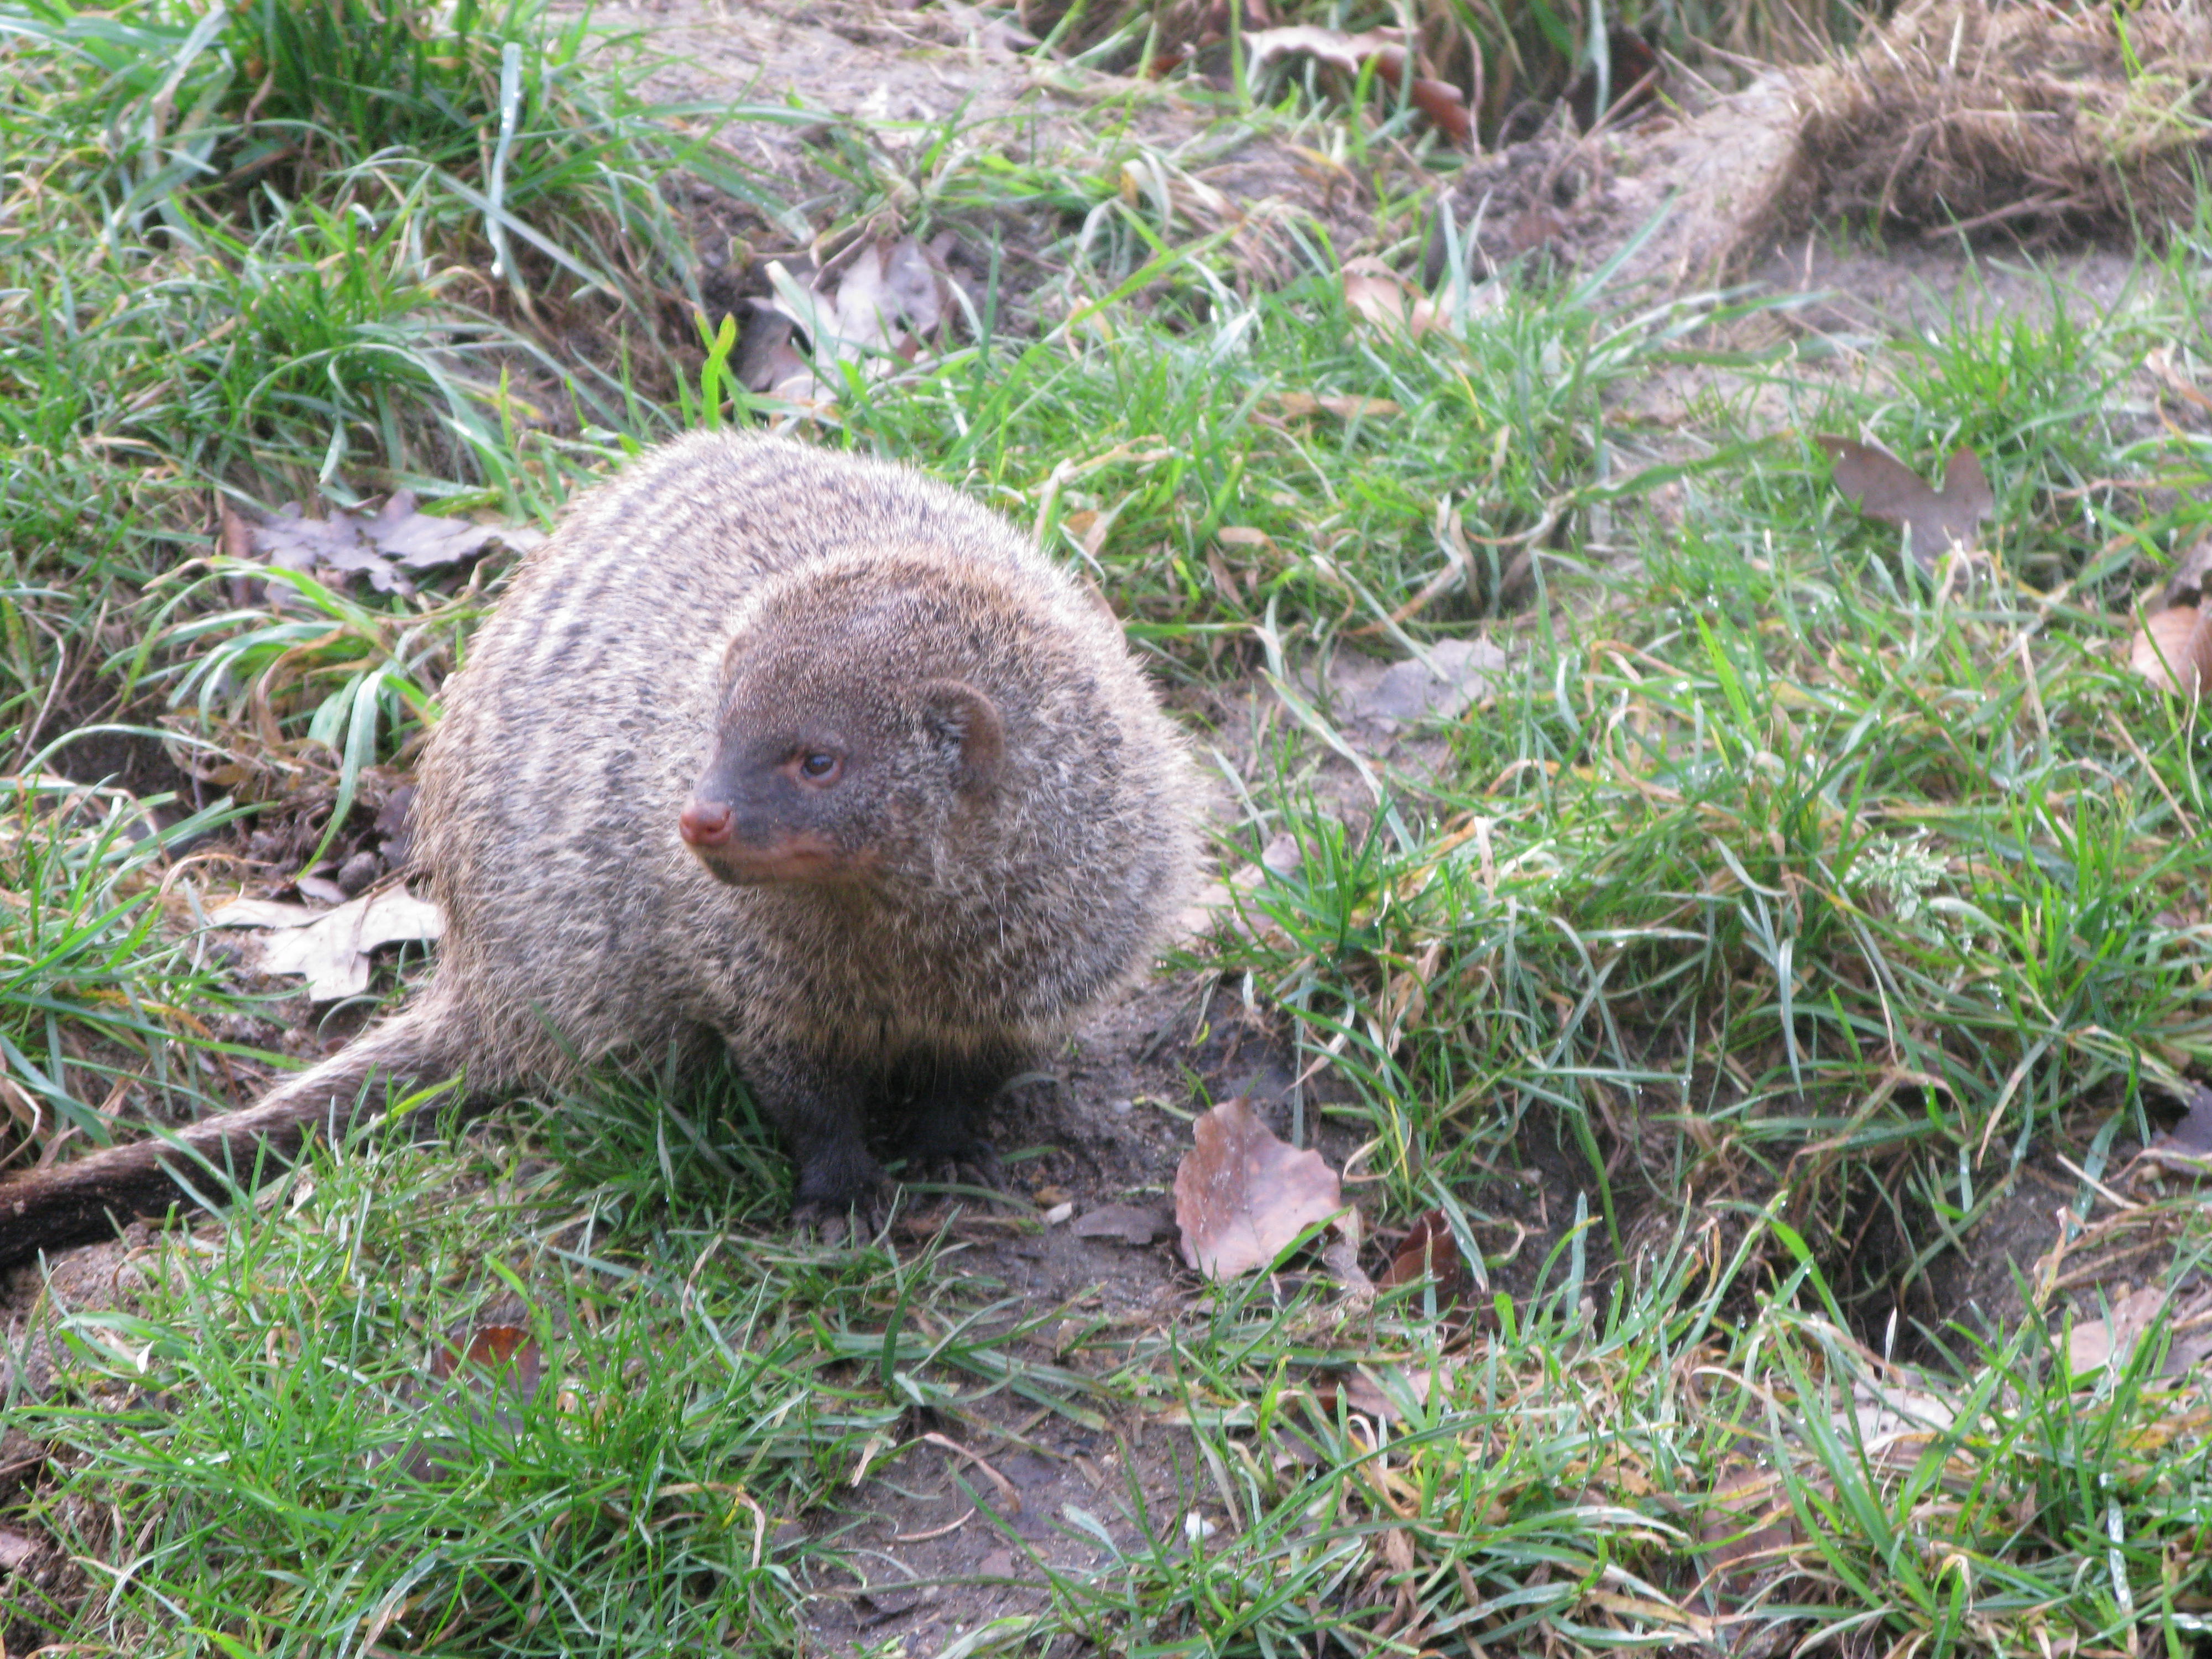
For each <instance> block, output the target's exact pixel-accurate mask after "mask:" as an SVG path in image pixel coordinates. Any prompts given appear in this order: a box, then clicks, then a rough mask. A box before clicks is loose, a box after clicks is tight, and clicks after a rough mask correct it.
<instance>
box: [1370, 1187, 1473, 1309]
mask: <svg viewBox="0 0 2212 1659" xmlns="http://www.w3.org/2000/svg"><path fill="white" fill-rule="evenodd" d="M1423 1279H1431V1280H1434V1281H1435V1284H1436V1287H1437V1307H1439V1308H1447V1307H1450V1306H1452V1305H1453V1304H1455V1303H1459V1302H1462V1301H1464V1300H1466V1298H1467V1295H1468V1289H1469V1275H1468V1264H1467V1261H1466V1260H1465V1258H1463V1257H1462V1255H1460V1249H1459V1242H1458V1240H1456V1239H1455V1238H1454V1237H1452V1230H1451V1223H1450V1222H1449V1221H1447V1220H1446V1219H1445V1218H1444V1213H1443V1211H1442V1210H1430V1211H1428V1212H1425V1213H1424V1214H1422V1215H1419V1216H1417V1217H1416V1218H1414V1220H1413V1225H1412V1226H1411V1227H1409V1228H1407V1230H1406V1237H1404V1238H1403V1239H1402V1240H1401V1241H1400V1242H1399V1245H1398V1248H1397V1249H1396V1250H1395V1251H1394V1252H1392V1254H1391V1257H1390V1265H1389V1267H1386V1268H1384V1269H1383V1276H1382V1278H1381V1279H1377V1280H1376V1283H1377V1284H1378V1285H1383V1286H1384V1287H1386V1288H1387V1287H1389V1286H1390V1285H1414V1284H1419V1282H1420V1281H1421V1280H1423Z"/></svg>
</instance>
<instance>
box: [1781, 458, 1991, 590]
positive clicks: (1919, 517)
mask: <svg viewBox="0 0 2212 1659" xmlns="http://www.w3.org/2000/svg"><path fill="white" fill-rule="evenodd" d="M1814 442H1815V443H1817V444H1819V445H1820V447H1821V448H1823V449H1825V450H1826V451H1827V452H1828V455H1829V458H1830V459H1831V460H1832V461H1833V462H1834V464H1835V477H1836V488H1837V489H1840V490H1842V491H1843V492H1844V495H1848V496H1850V498H1851V500H1852V501H1855V502H1857V505H1858V509H1859V511H1860V512H1862V513H1865V514H1866V515H1867V517H1869V519H1879V520H1881V521H1882V522H1883V523H1884V524H1895V525H1904V526H1906V527H1907V528H1908V529H1909V530H1910V532H1911V540H1912V556H1913V558H1914V560H1915V561H1916V562H1917V563H1918V564H1919V566H1920V568H1922V569H1923V570H1933V569H1935V568H1936V561H1937V560H1938V559H1940V558H1942V556H1943V555H1944V553H1946V552H1947V551H1948V550H1950V549H1952V548H1954V547H1959V548H1971V547H1972V546H1973V545H1974V544H1975V540H1976V533H1975V526H1978V525H1979V524H1980V523H1981V521H1982V520H1984V519H1986V518H1989V517H1990V515H1991V514H1992V513H1995V512H1996V495H1994V494H1993V493H1991V491H1990V482H1989V480H1988V479H1987V478H1986V477H1984V476H1983V474H1982V464H1981V461H1980V460H1979V459H1978V458H1977V457H1976V455H1975V454H1974V452H1973V451H1972V450H1971V449H1960V450H1957V451H1955V452H1954V453H1953V454H1952V456H1951V460H1950V464H1949V465H1948V466H1946V467H1945V468H1944V470H1943V487H1942V489H1930V488H1929V485H1928V483H1927V482H1926V480H1924V479H1923V478H1922V477H1920V475H1919V474H1918V473H1917V472H1915V471H1913V470H1912V469H1911V467H1909V466H1907V465H1905V463H1904V462H1902V461H1900V460H1899V459H1897V457H1896V456H1894V455H1893V454H1891V453H1889V452H1888V451H1887V450H1886V449H1878V448H1876V447H1875V446H1874V445H1872V444H1863V443H1860V442H1859V441H1857V440H1856V439H1853V438H1836V437H1830V436H1828V435H1826V434H1823V435H1820V436H1817V437H1815V438H1814Z"/></svg>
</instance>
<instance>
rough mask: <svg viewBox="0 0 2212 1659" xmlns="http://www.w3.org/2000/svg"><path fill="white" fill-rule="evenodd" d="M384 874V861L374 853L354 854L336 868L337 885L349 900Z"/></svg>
mask: <svg viewBox="0 0 2212 1659" xmlns="http://www.w3.org/2000/svg"><path fill="white" fill-rule="evenodd" d="M383 873H384V860H382V859H380V858H379V857H377V855H376V854H374V853H369V852H361V853H356V854H354V855H353V856H352V857H351V858H349V859H348V860H346V861H345V862H344V863H343V864H342V865H340V866H338V885H339V886H340V887H342V888H343V889H344V890H345V896H347V897H348V898H351V897H352V896H354V895H355V894H356V893H358V892H359V891H361V890H362V888H364V887H366V886H368V884H369V883H371V882H373V881H374V880H375V879H376V878H378V877H379V876H380V875H382V874H383Z"/></svg>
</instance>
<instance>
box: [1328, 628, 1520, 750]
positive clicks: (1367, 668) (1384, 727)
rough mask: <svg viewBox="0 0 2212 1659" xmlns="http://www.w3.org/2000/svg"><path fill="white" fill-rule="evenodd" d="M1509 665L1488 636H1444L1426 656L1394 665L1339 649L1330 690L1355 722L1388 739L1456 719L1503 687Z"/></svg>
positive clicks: (1330, 670) (1330, 676)
mask: <svg viewBox="0 0 2212 1659" xmlns="http://www.w3.org/2000/svg"><path fill="white" fill-rule="evenodd" d="M1508 666H1509V664H1508V662H1507V659H1506V656H1505V653H1504V652H1503V651H1502V650H1500V649H1499V648H1498V647H1497V646H1495V645H1493V644H1492V643H1491V642H1490V641H1488V640H1439V641H1437V642H1436V643H1435V644H1434V645H1431V646H1430V647H1428V648H1427V650H1426V652H1425V653H1424V656H1423V657H1422V658H1413V657H1408V658H1406V659H1403V660H1402V661H1399V662H1394V663H1388V664H1383V663H1377V662H1376V661H1374V660H1373V659H1371V658H1367V657H1362V656H1360V655H1358V653H1355V652H1350V651H1339V652H1338V653H1336V654H1335V655H1334V657H1332V658H1331V659H1329V664H1328V684H1329V694H1330V696H1331V698H1332V699H1333V700H1334V702H1336V703H1337V705H1338V707H1339V708H1340V709H1342V710H1345V711H1346V712H1348V713H1349V714H1350V715H1351V717H1352V720H1353V721H1355V722H1357V723H1358V724H1359V725H1361V726H1367V727H1369V728H1370V729H1371V730H1373V731H1375V732H1380V733H1381V734H1383V736H1385V737H1387V736H1389V735H1390V734H1391V733H1393V732H1399V731H1402V730H1403V729H1405V728H1406V727H1407V726H1412V725H1414V724H1416V723H1417V722H1419V721H1421V720H1456V719H1457V718H1458V717H1459V716H1460V715H1461V714H1464V713H1465V712H1466V711H1467V709H1468V707H1469V706H1470V705H1472V704H1473V703H1474V702H1476V701H1477V700H1478V699H1480V698H1482V697H1486V696H1489V695H1490V694H1491V693H1492V692H1493V691H1495V690H1498V687H1499V686H1500V685H1501V684H1503V682H1504V678H1505V671H1506V669H1507V667H1508Z"/></svg>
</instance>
